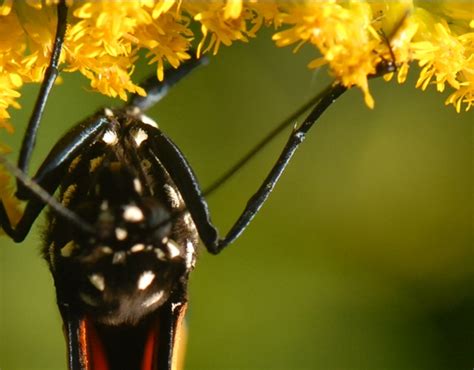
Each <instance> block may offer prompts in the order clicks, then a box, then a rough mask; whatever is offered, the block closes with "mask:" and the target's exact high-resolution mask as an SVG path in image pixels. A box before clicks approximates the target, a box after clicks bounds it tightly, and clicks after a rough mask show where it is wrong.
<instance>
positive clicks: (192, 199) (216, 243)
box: [144, 84, 347, 254]
mask: <svg viewBox="0 0 474 370" xmlns="http://www.w3.org/2000/svg"><path fill="white" fill-rule="evenodd" d="M346 90H347V88H346V87H344V86H342V85H341V84H337V85H334V86H330V87H328V88H327V89H326V90H325V91H324V92H323V94H321V95H320V99H319V100H318V102H317V103H316V106H315V108H313V110H312V111H311V113H310V114H309V115H308V116H307V118H306V119H305V120H304V121H303V123H302V124H301V125H300V126H299V127H298V128H295V129H294V130H293V132H292V133H291V135H290V137H289V139H288V142H287V143H286V145H285V147H284V149H283V151H282V153H281V154H280V157H279V158H278V161H277V162H276V163H275V165H274V166H273V168H272V169H271V171H270V173H269V174H268V176H267V177H266V179H265V180H264V181H263V183H262V185H261V186H260V188H259V189H258V190H257V192H256V193H255V194H254V195H253V196H252V198H250V200H249V201H248V203H247V205H246V207H245V209H244V211H243V212H242V214H241V215H240V217H239V218H238V220H237V221H236V222H235V224H234V226H232V228H231V229H230V231H229V232H228V233H227V235H226V236H225V237H224V238H222V239H221V238H219V234H218V232H217V229H216V227H215V226H214V225H213V224H212V221H211V218H210V213H209V210H208V206H207V203H206V201H205V199H204V197H203V194H202V192H201V189H200V187H199V184H198V181H197V179H196V176H195V175H194V173H193V171H192V169H191V167H190V165H189V164H188V162H187V161H186V159H185V157H184V155H183V154H182V153H181V151H180V150H179V149H178V147H177V146H176V145H175V144H174V143H173V142H172V141H171V140H170V139H169V138H168V137H167V136H166V135H165V134H164V133H163V132H161V131H160V130H158V129H155V128H153V127H145V128H144V129H145V130H147V134H148V136H149V138H150V140H147V144H145V143H144V145H148V147H149V150H150V151H151V154H152V155H155V156H156V157H157V158H158V159H159V160H160V161H161V163H162V164H163V166H164V167H165V168H166V169H167V171H168V173H169V174H170V176H171V178H172V179H173V181H174V182H175V184H176V186H177V187H178V189H179V190H180V192H181V196H182V197H183V200H184V202H185V204H186V209H187V211H189V212H190V214H191V216H192V218H193V220H194V223H195V224H196V227H197V229H198V232H199V236H200V237H201V240H202V241H203V243H204V245H205V246H206V248H207V250H208V251H209V252H210V253H213V254H217V253H219V252H220V251H221V250H222V249H224V247H226V246H227V245H228V244H230V243H231V242H233V241H234V240H235V239H236V238H238V237H239V235H240V234H241V233H242V232H243V231H244V230H245V228H246V227H247V226H248V224H249V223H250V221H252V219H253V217H254V216H255V214H256V213H257V212H258V211H259V210H260V208H261V207H262V205H263V203H264V202H265V201H266V199H267V198H268V196H269V195H270V193H271V191H272V190H273V188H274V186H275V184H276V183H277V181H278V179H279V178H280V175H281V174H282V173H283V171H284V170H285V168H286V166H287V164H288V162H289V161H290V159H291V158H292V156H293V154H294V153H295V151H296V149H297V148H298V147H299V145H300V144H301V143H302V141H303V140H304V138H305V135H306V133H307V132H308V131H309V129H310V128H311V127H312V126H313V124H314V123H315V122H316V121H317V119H318V118H319V117H320V116H321V115H322V114H323V113H324V111H325V110H326V109H327V108H328V107H329V106H330V105H331V104H332V103H333V102H334V101H335V100H336V99H337V98H338V97H339V96H340V95H341V94H343V93H344V91H346Z"/></svg>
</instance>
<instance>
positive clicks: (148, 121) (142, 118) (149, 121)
mask: <svg viewBox="0 0 474 370" xmlns="http://www.w3.org/2000/svg"><path fill="white" fill-rule="evenodd" d="M140 121H142V122H143V123H144V124H145V125H148V126H152V127H154V128H158V124H157V123H156V122H155V121H154V120H153V119H151V118H150V117H148V116H146V115H144V114H142V115H140Z"/></svg>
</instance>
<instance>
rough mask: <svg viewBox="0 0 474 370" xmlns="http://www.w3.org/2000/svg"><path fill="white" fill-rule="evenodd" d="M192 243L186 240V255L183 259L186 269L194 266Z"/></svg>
mask: <svg viewBox="0 0 474 370" xmlns="http://www.w3.org/2000/svg"><path fill="white" fill-rule="evenodd" d="M194 252H195V249H194V244H193V243H192V242H191V240H187V241H186V256H185V261H186V267H187V268H188V269H192V268H194V262H195V258H194Z"/></svg>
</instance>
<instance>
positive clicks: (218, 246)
mask: <svg viewBox="0 0 474 370" xmlns="http://www.w3.org/2000/svg"><path fill="white" fill-rule="evenodd" d="M346 90H347V88H346V87H345V86H343V85H341V84H337V85H334V86H330V87H328V88H327V89H326V90H325V91H324V93H323V94H322V95H321V99H320V100H319V101H318V103H317V104H316V106H315V107H314V109H313V110H312V111H311V113H310V114H309V115H308V116H307V117H306V119H305V120H304V121H303V123H302V124H301V125H300V126H299V127H296V128H294V129H293V132H292V133H291V135H290V137H289V139H288V141H287V143H286V145H285V147H284V148H283V151H282V152H281V154H280V157H279V158H278V160H277V162H276V163H275V165H274V166H273V168H272V169H271V170H270V173H269V174H268V175H267V177H266V178H265V180H264V181H263V183H262V185H260V188H259V189H258V190H257V191H256V193H255V194H254V195H253V196H252V197H251V198H250V199H249V201H248V202H247V205H246V207H245V209H244V211H243V212H242V214H241V215H240V217H239V218H238V220H237V221H236V222H235V224H234V226H232V228H231V229H230V231H229V232H228V233H227V235H226V236H225V237H224V238H223V239H220V240H219V241H218V242H217V243H216V242H214V243H210V245H208V244H207V243H206V241H204V240H203V241H204V243H205V244H206V247H207V249H208V251H209V252H211V253H214V254H217V253H219V252H220V251H221V250H222V249H224V247H226V246H227V245H229V244H230V243H232V242H233V241H234V240H235V239H237V238H238V237H239V236H240V234H242V232H243V231H244V230H245V228H246V227H247V226H248V224H249V223H250V221H252V219H253V218H254V217H255V215H256V214H257V212H258V211H259V210H260V208H262V206H263V204H264V203H265V201H266V200H267V198H268V196H269V195H270V193H271V192H272V190H273V188H274V187H275V185H276V183H277V182H278V179H279V178H280V176H281V174H282V173H283V171H284V170H285V168H286V166H287V165H288V163H289V161H290V160H291V158H292V157H293V154H294V153H295V151H296V149H298V147H299V146H300V144H301V143H302V142H303V140H304V139H305V136H306V134H307V133H308V131H309V130H310V129H311V127H313V125H314V124H315V123H316V121H317V120H318V118H319V117H320V116H321V115H322V114H323V113H324V111H325V110H326V109H327V108H328V107H329V106H330V105H331V104H332V103H333V102H335V101H336V99H337V98H338V97H339V96H341V95H342V94H343V93H344V92H345V91H346Z"/></svg>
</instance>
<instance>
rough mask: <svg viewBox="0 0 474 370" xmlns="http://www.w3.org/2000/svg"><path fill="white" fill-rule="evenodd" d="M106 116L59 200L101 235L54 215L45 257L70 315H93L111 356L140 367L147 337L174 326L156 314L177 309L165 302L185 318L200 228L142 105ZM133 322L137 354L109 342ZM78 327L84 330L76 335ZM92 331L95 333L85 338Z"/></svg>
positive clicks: (73, 165) (74, 162) (73, 162)
mask: <svg viewBox="0 0 474 370" xmlns="http://www.w3.org/2000/svg"><path fill="white" fill-rule="evenodd" d="M101 116H103V117H105V120H106V121H107V123H106V124H104V125H103V128H102V129H101V130H100V131H99V132H98V133H97V135H96V137H95V138H94V140H93V141H92V142H91V143H90V144H89V146H88V148H87V150H83V151H81V153H80V154H78V155H77V156H72V158H70V159H69V161H68V162H69V164H68V166H67V176H65V177H63V179H62V181H61V184H60V194H59V201H60V202H61V203H62V204H63V205H64V206H65V207H67V208H68V209H70V210H71V211H73V212H74V213H75V214H77V215H78V216H79V217H80V218H81V219H83V220H86V221H87V222H88V223H89V224H90V225H92V226H93V227H94V228H95V230H96V232H95V233H94V234H90V233H88V232H85V231H83V230H81V229H78V228H77V227H75V225H72V224H71V223H70V222H69V221H68V220H66V219H64V218H61V217H57V215H56V214H55V213H53V212H49V222H48V228H47V230H46V232H45V246H44V249H43V254H44V257H45V258H46V260H47V261H48V264H49V266H50V269H51V272H52V274H53V277H54V281H55V285H56V292H57V301H58V305H59V308H60V310H61V313H62V315H63V318H67V320H65V321H70V322H71V321H72V322H77V324H76V325H78V326H79V325H80V324H81V322H82V321H83V320H86V321H87V324H88V327H89V328H90V329H89V331H91V330H95V331H94V333H95V334H94V335H95V336H97V338H95V339H94V340H98V343H100V344H101V346H102V347H103V348H102V349H101V351H102V352H103V353H102V354H100V356H102V355H103V357H104V358H105V360H104V361H106V362H108V363H110V362H111V359H113V361H114V363H117V364H121V365H120V366H124V363H127V364H129V365H128V367H126V368H129V369H134V368H136V369H139V368H140V366H141V364H140V362H143V361H144V360H143V358H144V354H143V351H144V348H146V346H145V343H146V341H147V336H149V335H151V334H152V333H153V332H154V331H156V334H158V331H157V330H156V328H155V327H154V326H156V325H157V324H160V325H161V331H162V332H168V333H169V332H172V331H173V328H172V327H169V328H167V329H165V328H163V322H160V323H158V322H157V321H156V320H157V319H156V318H155V316H156V312H158V313H159V312H160V310H163V309H166V308H168V309H169V307H166V308H163V306H164V304H165V303H167V306H170V307H171V308H172V309H173V310H174V311H175V312H171V313H172V315H171V316H172V317H174V320H173V321H175V322H174V323H168V325H169V324H173V325H176V322H177V320H178V319H179V318H180V317H181V316H182V312H181V311H182V310H183V309H184V307H185V303H186V287H187V280H188V275H189V273H190V271H191V270H192V269H193V267H194V263H195V258H196V252H195V250H196V245H197V241H198V234H197V230H196V228H195V225H194V222H193V220H192V218H191V217H190V214H189V212H187V211H186V210H185V205H184V201H183V199H182V197H181V194H180V192H179V190H178V189H177V187H176V185H175V184H174V182H173V180H172V178H171V177H170V175H169V173H168V172H167V170H166V168H165V167H164V166H163V165H162V163H161V162H160V160H159V159H158V158H157V157H156V156H155V155H154V154H153V147H152V146H151V145H150V144H149V142H148V141H149V140H148V138H149V137H154V136H156V135H159V134H160V132H159V130H158V128H157V125H156V124H155V123H154V122H153V121H152V120H151V119H150V118H148V117H146V116H144V115H142V114H140V113H139V111H138V110H135V112H134V113H133V112H129V111H126V110H116V111H112V110H110V109H106V110H105V112H104V113H101ZM73 130H74V129H73ZM67 136H68V135H66V137H67ZM58 145H62V143H61V141H60V143H59V144H58ZM54 151H55V150H54V149H53V152H54ZM161 321H162V320H161ZM168 321H169V320H168ZM144 323H146V324H144ZM173 325H172V326H173ZM92 328H93V329H92ZM132 328H138V329H136V330H135V331H136V333H134V334H135V335H133V336H131V337H133V338H134V340H135V341H138V342H142V343H143V345H141V346H138V348H137V351H130V348H131V346H130V344H127V351H119V350H118V348H114V345H113V344H110V339H111V338H108V337H107V335H109V332H114V333H116V334H115V335H117V333H118V332H120V331H123V332H127V331H128V333H127V335H126V337H130V335H131V333H130V331H132ZM164 329H165V330H164ZM79 334H80V330H77V328H75V330H73V332H71V333H68V335H70V336H77V335H79ZM138 334H141V338H140V335H138ZM91 335H92V334H91V333H89V332H88V333H86V338H87V337H89V336H91ZM112 338H113V336H112ZM71 339H74V338H71ZM89 340H90V339H89ZM125 342H127V341H125ZM109 345H110V346H111V348H107V346H109ZM124 345H125V343H124V341H123V340H122V343H121V344H120V346H124ZM81 347H84V343H83V344H82V345H79V348H81ZM132 348H133V347H132ZM82 351H84V348H82ZM95 351H97V348H95ZM108 352H109V353H108ZM135 352H140V353H135ZM155 352H157V351H155ZM111 353H113V356H111ZM88 356H92V357H91V358H93V356H96V357H97V353H93V351H92V354H89V355H88ZM84 357H87V356H86V355H85V354H84V353H81V354H80V356H79V358H84ZM165 357H166V356H165ZM82 361H83V362H84V360H82ZM89 361H93V359H90V360H89ZM132 362H133V364H132ZM82 366H84V365H82ZM109 366H111V365H109ZM110 368H111V369H115V368H117V369H118V367H113V366H112V367H110Z"/></svg>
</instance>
